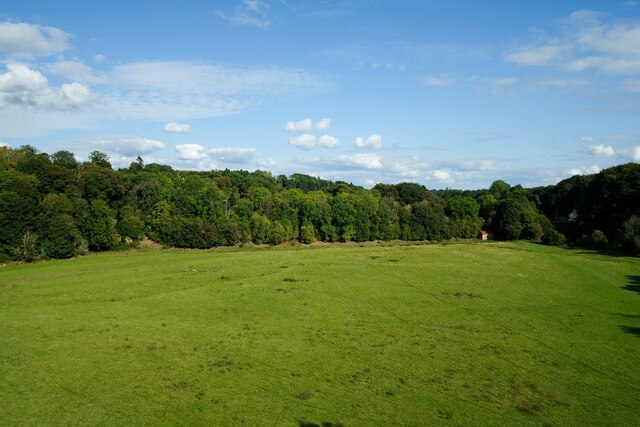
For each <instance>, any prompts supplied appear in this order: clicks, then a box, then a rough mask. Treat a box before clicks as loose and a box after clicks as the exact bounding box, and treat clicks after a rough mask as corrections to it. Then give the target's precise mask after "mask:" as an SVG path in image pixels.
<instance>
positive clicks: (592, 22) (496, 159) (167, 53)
mask: <svg viewBox="0 0 640 427" xmlns="http://www.w3.org/2000/svg"><path fill="white" fill-rule="evenodd" d="M0 144H6V145H10V146H12V147H19V146H20V145H23V144H31V145H34V146H36V147H38V148H39V149H40V150H41V151H44V152H48V153H53V152H55V151H58V150H63V149H64V150H70V151H72V152H74V153H75V154H76V155H77V156H78V157H79V158H80V159H82V160H84V159H86V157H87V155H88V153H89V152H91V151H93V150H99V151H103V152H105V153H107V154H108V155H109V156H110V158H111V160H112V163H113V165H114V166H115V167H127V166H128V165H129V163H130V162H131V161H133V160H135V158H136V157H137V156H141V157H142V158H143V159H144V161H145V162H146V163H150V162H157V163H162V164H169V165H171V166H173V167H174V168H178V169H194V170H210V169H225V168H229V169H245V170H255V169H263V170H269V171H271V172H273V173H274V174H276V175H277V174H285V175H290V174H292V173H295V172H300V173H307V174H310V175H314V176H320V177H323V178H327V179H332V180H344V181H348V182H353V183H356V184H360V185H364V186H365V187H371V186H372V185H374V184H375V183H376V182H385V183H397V182H403V181H414V182H419V183H421V184H424V185H425V186H427V188H445V187H450V188H460V189H474V188H487V187H488V186H489V185H490V184H491V182H492V181H494V180H496V179H504V180H505V181H507V182H509V183H511V184H522V185H524V186H528V187H530V186H538V185H548V184H553V183H556V182H557V181H559V180H561V179H563V178H566V177H569V176H571V175H573V174H578V173H581V174H587V173H594V172H597V171H598V170H601V169H603V168H606V167H609V166H612V165H616V164H621V163H626V162H629V161H635V162H640V2H638V1H625V0H622V1H570V0H567V1H561V2H559V1H546V0H542V1H537V2H519V1H518V2H499V1H483V2H477V1H455V0H451V1H436V0H434V1H427V0H415V1H410V0H395V1H382V0H380V1H375V0H371V1H366V0H362V1H358V0H352V1H332V0H326V1H289V0H271V1H269V0H251V1H250V0H244V1H217V2H214V1H170V0H166V1H157V0H156V1H127V2H123V1H113V0H112V1H109V2H80V1H77V2H75V1H65V2H51V1H39V0H30V1H28V2H26V1H11V0H10V1H8V2H3V4H2V5H0Z"/></svg>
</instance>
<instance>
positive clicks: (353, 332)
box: [0, 242, 640, 426]
mask: <svg viewBox="0 0 640 427" xmlns="http://www.w3.org/2000/svg"><path fill="white" fill-rule="evenodd" d="M0 424H6V425H62V424H65V425H142V424H147V425H278V426H280V425H284V426H286V425H290V426H314V425H325V426H331V425H334V426H337V425H343V426H361V425H364V426H368V425H433V424H451V425H557V426H567V425H576V426H578V425H580V426H582V425H629V426H634V425H640V260H639V259H638V258H630V257H620V256H612V255H606V254H598V253H595V252H589V251H584V250H569V249H561V248H556V247H547V246H541V245H536V244H533V243H526V242H519V243H496V242H491V243H486V244H485V243H458V244H430V245H426V244H425V245H415V244H414V245H409V244H406V245H403V244H376V243H369V244H365V245H357V244H334V245H317V246H314V245H311V246H298V247H295V246H288V247H286V246H285V247H272V248H226V249H214V250H177V249H150V250H138V251H127V252H107V253H100V254H91V255H88V256H84V257H79V258H74V259H69V260H59V261H45V262H38V263H35V264H14V265H9V266H5V267H2V268H0Z"/></svg>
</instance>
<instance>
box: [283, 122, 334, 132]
mask: <svg viewBox="0 0 640 427" xmlns="http://www.w3.org/2000/svg"><path fill="white" fill-rule="evenodd" d="M329 126H331V119H321V120H318V121H317V122H315V123H314V122H313V120H311V119H303V120H299V121H297V122H287V123H286V124H285V125H284V129H285V130H286V131H288V132H315V131H320V132H324V131H326V130H328V129H329Z"/></svg>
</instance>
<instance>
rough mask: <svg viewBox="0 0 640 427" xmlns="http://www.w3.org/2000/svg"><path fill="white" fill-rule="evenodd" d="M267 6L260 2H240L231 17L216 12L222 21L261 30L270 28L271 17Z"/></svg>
mask: <svg viewBox="0 0 640 427" xmlns="http://www.w3.org/2000/svg"><path fill="white" fill-rule="evenodd" d="M268 9H269V6H268V5H267V4H266V3H265V2H264V1H262V0H242V4H241V5H240V6H238V7H236V8H235V9H234V11H233V13H232V14H231V15H226V14H224V13H222V12H218V15H220V16H221V17H222V18H223V19H224V20H226V21H228V22H230V23H232V24H233V25H238V26H253V27H257V28H260V29H261V30H268V29H269V27H271V17H270V16H269V13H268Z"/></svg>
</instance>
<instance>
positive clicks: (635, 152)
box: [631, 145, 640, 162]
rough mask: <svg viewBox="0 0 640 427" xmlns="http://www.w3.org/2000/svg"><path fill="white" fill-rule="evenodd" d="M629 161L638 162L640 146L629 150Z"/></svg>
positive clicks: (639, 160) (639, 159)
mask: <svg viewBox="0 0 640 427" xmlns="http://www.w3.org/2000/svg"><path fill="white" fill-rule="evenodd" d="M631 160H633V161H634V162H640V145H636V146H635V147H633V148H632V149H631Z"/></svg>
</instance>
